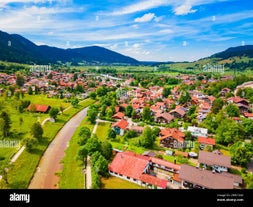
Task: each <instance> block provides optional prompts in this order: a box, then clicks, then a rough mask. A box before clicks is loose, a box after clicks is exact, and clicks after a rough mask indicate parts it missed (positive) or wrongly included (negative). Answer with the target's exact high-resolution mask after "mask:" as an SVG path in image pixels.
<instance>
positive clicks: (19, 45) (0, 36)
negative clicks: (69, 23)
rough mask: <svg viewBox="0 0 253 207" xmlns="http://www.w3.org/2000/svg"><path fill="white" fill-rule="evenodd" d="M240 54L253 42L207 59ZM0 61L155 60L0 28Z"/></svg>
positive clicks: (252, 50) (248, 52)
mask: <svg viewBox="0 0 253 207" xmlns="http://www.w3.org/2000/svg"><path fill="white" fill-rule="evenodd" d="M242 56H247V57H249V58H253V45H245V46H239V47H231V48H228V49H227V50H225V51H222V52H219V53H216V54H213V55H211V56H210V57H208V58H218V59H228V58H230V57H242ZM0 60H2V61H7V62H16V63H25V64H55V63H57V62H62V63H66V62H71V63H72V64H73V65H78V64H97V65H99V64H121V65H139V64H144V65H146V64H155V62H140V61H138V60H136V59H134V58H131V57H128V56H124V55H122V54H120V53H117V52H114V51H112V50H108V49H106V48H103V47H99V46H90V47H82V48H75V49H61V48H57V47H50V46H47V45H41V46H38V45H36V44H34V43H33V42H31V41H30V40H28V39H26V38H24V37H22V36H21V35H18V34H8V33H6V32H3V31H0ZM167 63H172V62H167ZM157 64H158V63H157Z"/></svg>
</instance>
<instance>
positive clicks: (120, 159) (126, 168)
mask: <svg viewBox="0 0 253 207" xmlns="http://www.w3.org/2000/svg"><path fill="white" fill-rule="evenodd" d="M148 162H149V158H148V157H145V156H142V155H136V154H134V153H131V152H119V153H117V155H116V156H115V158H114V159H113V161H112V163H111V164H110V165H109V170H111V171H113V172H116V173H118V174H122V175H125V176H128V177H131V178H134V179H140V177H141V175H142V173H143V171H144V169H145V167H146V166H147V164H148Z"/></svg>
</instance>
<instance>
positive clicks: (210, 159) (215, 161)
mask: <svg viewBox="0 0 253 207" xmlns="http://www.w3.org/2000/svg"><path fill="white" fill-rule="evenodd" d="M198 162H199V163H202V164H206V165H210V166H212V165H217V166H224V167H228V168H230V167H231V157H230V156H226V155H222V154H220V153H213V152H204V151H200V152H199V159H198Z"/></svg>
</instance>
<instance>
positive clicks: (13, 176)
mask: <svg viewBox="0 0 253 207" xmlns="http://www.w3.org/2000/svg"><path fill="white" fill-rule="evenodd" d="M91 103H93V101H92V100H90V99H87V100H86V101H84V102H82V104H81V105H79V106H78V107H77V108H70V109H69V110H67V111H65V112H64V114H62V115H59V116H58V117H57V121H56V122H55V123H51V122H47V123H46V124H45V125H44V127H43V129H44V134H43V141H41V142H40V143H39V144H38V145H37V146H36V148H35V149H34V150H33V151H32V152H31V153H28V152H27V151H24V152H23V153H22V154H21V156H20V157H19V158H18V159H17V161H16V162H15V163H13V164H12V166H10V170H9V172H8V179H9V183H10V184H9V187H10V188H18V189H20V188H21V189H24V188H27V187H28V185H29V182H30V180H31V178H32V176H33V174H34V172H35V170H36V167H37V165H38V163H39V160H40V158H41V156H42V154H43V153H44V151H45V150H46V148H47V146H48V145H49V143H50V142H51V141H52V140H53V138H54V137H55V135H56V134H57V132H58V131H59V130H60V129H61V128H62V127H63V125H64V124H65V123H66V122H67V121H68V120H69V119H70V118H71V117H72V116H73V115H75V114H76V113H77V112H78V111H80V110H81V109H83V108H84V107H86V106H88V105H90V104H91Z"/></svg>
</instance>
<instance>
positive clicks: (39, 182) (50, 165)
mask: <svg viewBox="0 0 253 207" xmlns="http://www.w3.org/2000/svg"><path fill="white" fill-rule="evenodd" d="M87 110H88V108H85V109H83V110H82V111H80V112H79V113H78V114H76V115H75V116H74V117H73V118H71V119H70V120H69V121H68V122H67V123H66V124H65V125H64V126H63V128H62V129H61V130H60V131H59V132H58V134H57V135H56V136H55V138H54V140H53V141H52V142H51V144H50V145H49V146H48V148H47V150H46V151H45V153H44V155H43V156H42V158H41V160H40V163H39V166H38V167H37V171H36V173H35V174H34V176H33V179H32V180H31V183H30V185H29V187H28V188H29V189H57V188H58V181H59V177H58V176H57V175H55V173H57V172H59V171H60V170H61V169H62V167H63V164H62V163H60V161H61V160H62V159H63V157H64V155H65V153H64V150H65V149H66V148H67V144H68V142H69V140H70V139H71V137H72V136H73V134H74V132H75V130H76V128H77V127H78V126H79V125H80V123H81V121H82V120H83V119H84V117H85V116H86V114H87Z"/></svg>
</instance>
